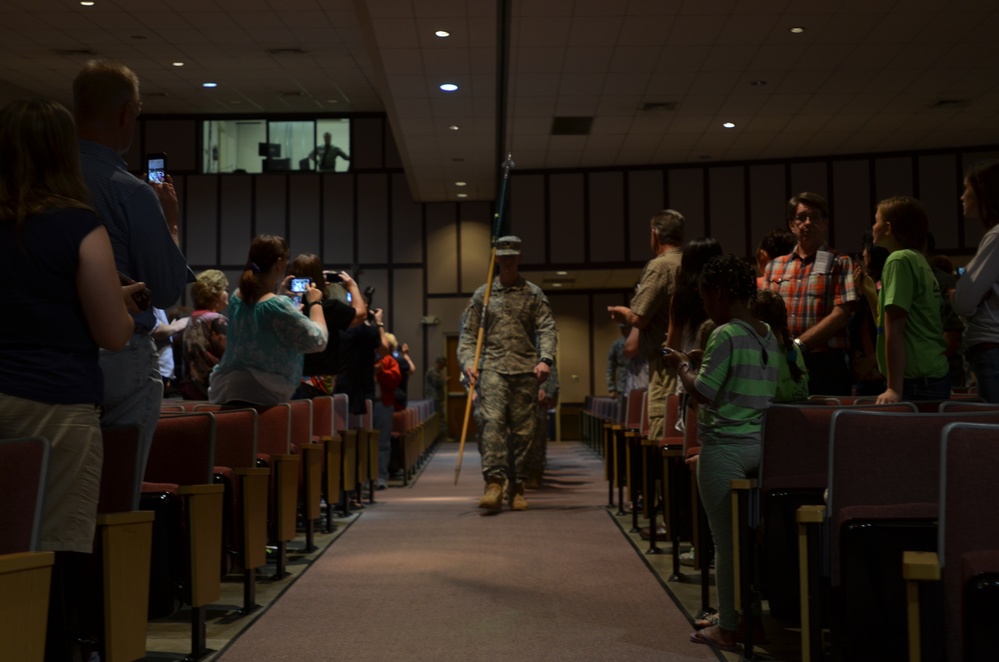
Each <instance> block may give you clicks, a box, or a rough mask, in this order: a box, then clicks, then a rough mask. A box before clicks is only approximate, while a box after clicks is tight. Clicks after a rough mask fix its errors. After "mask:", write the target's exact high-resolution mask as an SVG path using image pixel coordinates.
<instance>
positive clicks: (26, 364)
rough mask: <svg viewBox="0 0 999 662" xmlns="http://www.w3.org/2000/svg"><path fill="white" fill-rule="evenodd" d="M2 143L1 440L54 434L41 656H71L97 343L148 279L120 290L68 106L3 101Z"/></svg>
mask: <svg viewBox="0 0 999 662" xmlns="http://www.w3.org/2000/svg"><path fill="white" fill-rule="evenodd" d="M0 153H2V154H3V158H2V159H0V277H2V279H3V283H4V288H3V290H2V291H0V304H2V308H3V311H4V313H3V316H2V317H0V438H11V437H31V436H42V437H45V438H46V439H48V441H49V443H50V444H51V451H50V455H49V466H48V475H47V477H46V481H45V486H44V490H45V495H44V499H43V505H42V515H41V523H40V524H41V526H40V535H39V540H38V549H40V550H51V551H54V552H55V553H56V560H55V566H54V568H53V574H52V582H51V587H52V591H51V597H50V600H49V624H48V644H47V648H48V650H47V658H46V659H70V645H71V642H70V629H75V628H76V627H77V624H76V623H75V621H76V620H77V618H78V617H80V616H83V613H82V609H83V605H82V604H80V600H81V599H86V598H87V595H86V593H85V591H84V590H82V589H80V588H79V587H78V586H77V585H76V584H78V583H79V582H80V581H82V580H83V579H84V577H85V575H86V573H87V571H86V569H85V563H86V557H85V556H84V555H85V554H90V553H91V552H92V551H93V544H94V530H95V526H96V518H97V499H98V496H99V494H100V481H101V467H102V462H103V457H104V453H103V442H102V439H101V429H100V418H99V405H100V403H101V401H102V399H103V392H104V386H103V377H102V373H101V368H100V365H99V364H98V347H100V348H103V349H107V350H112V351H114V350H119V349H121V348H122V347H124V346H125V343H126V342H128V340H129V338H130V337H131V335H132V331H133V327H134V322H133V321H132V318H131V317H130V316H129V314H128V311H127V310H126V300H129V301H130V296H131V294H133V293H135V292H138V291H140V290H141V289H142V287H143V286H142V284H141V283H139V284H137V285H133V286H131V287H128V288H125V297H126V299H125V300H123V298H122V297H123V290H122V288H121V286H120V285H119V281H118V275H117V274H116V273H115V264H114V253H113V251H112V248H111V241H110V239H109V238H108V231H107V229H106V228H105V226H104V224H103V223H101V219H100V218H99V217H98V216H97V214H95V213H94V210H93V209H92V208H91V207H90V196H89V194H88V192H87V188H86V186H85V184H84V182H83V178H82V173H81V168H80V156H79V153H78V152H77V148H76V145H75V136H74V129H73V120H72V118H71V117H70V114H69V111H68V110H66V109H65V108H64V107H62V106H61V105H59V104H57V103H54V102H51V101H42V100H35V101H15V102H13V103H10V104H8V105H7V106H6V107H5V108H4V109H3V110H2V111H0ZM132 305H133V307H134V304H132ZM136 310H137V309H136ZM157 378H158V374H157ZM64 617H66V618H69V619H70V621H74V622H67V621H66V620H65V619H64Z"/></svg>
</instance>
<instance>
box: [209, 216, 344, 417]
mask: <svg viewBox="0 0 999 662" xmlns="http://www.w3.org/2000/svg"><path fill="white" fill-rule="evenodd" d="M287 270H288V243H287V242H286V241H285V240H284V239H283V238H282V237H275V236H272V235H266V234H265V235H258V236H257V237H255V238H254V239H253V242H252V243H251V244H250V254H249V256H248V257H247V259H246V268H245V269H244V270H243V275H242V277H241V278H240V279H239V289H238V290H237V291H236V293H235V294H233V295H232V297H230V299H229V308H228V311H227V313H226V317H228V318H229V328H228V331H227V340H226V350H225V354H223V355H222V361H221V362H220V363H219V364H218V365H217V366H215V369H214V370H213V371H212V374H211V379H210V381H211V386H210V388H209V389H208V398H209V400H211V401H212V402H214V403H219V404H237V405H250V406H261V407H268V406H271V405H276V404H278V403H281V402H287V401H288V400H290V399H291V398H292V395H294V393H295V389H296V388H297V387H298V382H299V380H300V379H301V377H302V365H303V362H304V356H305V354H308V353H312V352H321V351H323V349H324V348H325V347H326V342H327V339H328V335H329V334H328V331H327V328H326V320H325V318H324V317H323V309H322V306H320V305H319V301H320V299H321V298H322V292H321V291H320V290H319V289H318V288H317V287H316V286H315V283H311V282H310V283H309V285H308V286H307V288H306V290H305V292H303V293H302V302H303V309H302V311H299V309H298V307H296V306H295V304H293V303H292V301H291V299H289V298H288V297H286V296H283V295H280V294H275V291H276V290H277V287H278V285H279V284H281V283H282V282H283V281H285V280H287V278H286V277H285V273H286V272H287ZM303 312H304V313H305V314H304V315H303V314H302V313H303Z"/></svg>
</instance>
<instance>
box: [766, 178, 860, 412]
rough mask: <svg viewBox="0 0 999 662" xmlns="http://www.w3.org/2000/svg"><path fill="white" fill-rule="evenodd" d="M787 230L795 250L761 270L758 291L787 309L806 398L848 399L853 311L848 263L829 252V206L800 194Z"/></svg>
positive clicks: (793, 201)
mask: <svg viewBox="0 0 999 662" xmlns="http://www.w3.org/2000/svg"><path fill="white" fill-rule="evenodd" d="M787 211H788V227H789V228H790V229H791V232H792V233H793V234H794V236H795V238H796V239H797V245H796V246H795V248H794V250H793V251H792V252H791V253H789V254H788V255H784V256H782V257H778V258H775V259H774V260H772V261H771V262H770V263H769V264H768V265H767V268H766V272H765V273H764V276H763V283H764V284H763V286H764V287H766V288H767V289H771V290H775V291H776V292H778V293H779V294H780V295H781V296H782V297H783V298H784V303H785V304H786V306H787V326H788V330H789V331H790V333H791V336H792V337H793V338H794V345H795V349H796V351H798V352H801V353H802V354H803V355H804V357H805V365H806V366H807V367H808V380H809V381H808V390H809V392H810V393H811V394H821V395H850V393H851V390H852V388H853V377H852V375H851V373H850V367H849V362H848V359H849V353H848V351H847V350H848V346H849V341H848V338H847V334H846V324H847V322H848V321H849V319H850V315H851V314H852V313H853V309H854V307H855V306H856V300H857V292H856V288H855V287H854V284H853V263H852V262H851V260H850V258H849V257H848V256H846V255H844V254H842V253H839V252H837V251H835V250H833V249H832V248H830V247H829V246H828V245H827V244H826V241H827V239H828V235H829V204H828V203H827V202H826V200H825V198H823V197H822V196H820V195H818V194H815V193H807V192H806V193H799V194H798V195H796V196H794V197H793V198H791V199H790V200H789V201H788V203H787Z"/></svg>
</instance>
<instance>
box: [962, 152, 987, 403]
mask: <svg viewBox="0 0 999 662" xmlns="http://www.w3.org/2000/svg"><path fill="white" fill-rule="evenodd" d="M961 204H962V206H963V209H964V216H965V218H977V219H978V220H979V221H981V223H982V226H983V227H984V228H985V236H983V237H982V240H981V241H980V242H979V244H978V251H977V252H976V253H975V256H974V257H973V258H971V261H970V262H968V265H967V266H966V267H965V269H964V275H963V276H961V277H960V278H958V280H957V286H956V288H955V290H954V294H953V297H952V299H951V302H952V303H953V306H954V310H955V311H956V312H957V314H958V315H961V316H962V317H963V318H964V321H965V331H964V347H965V356H966V357H967V359H968V362H969V363H970V364H971V369H972V371H974V373H975V380H976V383H977V384H978V394H979V395H980V396H981V397H982V398H984V399H985V400H986V401H988V402H999V163H981V164H978V165H976V166H973V167H972V168H971V169H970V170H968V173H967V175H966V176H965V178H964V193H963V194H962V195H961Z"/></svg>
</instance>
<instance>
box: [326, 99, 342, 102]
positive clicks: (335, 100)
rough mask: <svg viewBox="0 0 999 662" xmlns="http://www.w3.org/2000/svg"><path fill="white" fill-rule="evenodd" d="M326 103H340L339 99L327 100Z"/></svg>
mask: <svg viewBox="0 0 999 662" xmlns="http://www.w3.org/2000/svg"><path fill="white" fill-rule="evenodd" d="M326 103H340V100H339V99H327V100H326Z"/></svg>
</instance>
